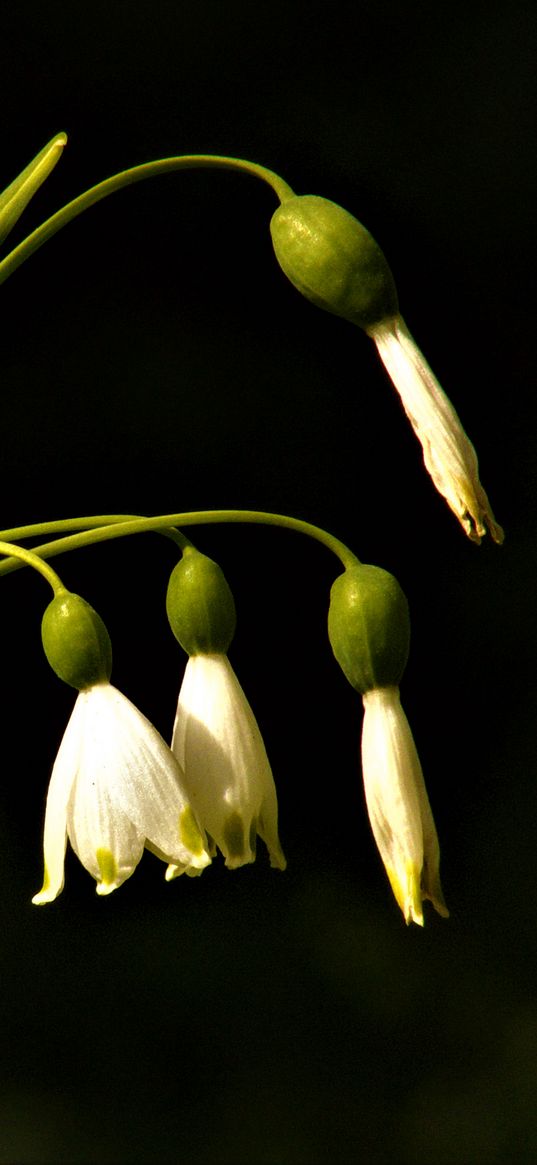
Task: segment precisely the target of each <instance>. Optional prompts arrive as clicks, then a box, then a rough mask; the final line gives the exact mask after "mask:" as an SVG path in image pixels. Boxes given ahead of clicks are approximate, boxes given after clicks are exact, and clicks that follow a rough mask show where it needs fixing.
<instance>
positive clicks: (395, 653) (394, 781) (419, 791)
mask: <svg viewBox="0 0 537 1165" xmlns="http://www.w3.org/2000/svg"><path fill="white" fill-rule="evenodd" d="M328 635H329V638H330V643H331V644H332V650H333V652H334V655H335V657H336V659H337V661H338V663H339V665H340V667H341V669H342V671H343V672H344V674H345V675H346V677H347V679H348V681H349V683H350V684H352V687H353V688H355V689H356V691H357V692H360V694H361V696H362V700H363V705H364V723H363V731H362V769H363V777H364V785H365V795H366V801H367V808H368V812H369V819H370V821H371V827H372V830H373V835H374V838H375V841H376V843H377V846H378V848H379V851H380V856H381V858H382V860H383V862H384V865H385V867H386V870H387V873H388V877H389V879H390V882H391V885H392V889H393V892H394V894H395V897H396V899H397V902H398V903H399V906H400V907H401V910H402V911H403V914H404V916H405V919H406V922H407V923H408V922H417V923H419V925H420V926H423V910H422V899H424V898H429V899H430V900H431V902H432V903H433V906H434V907H435V909H436V910H437V911H438V913H439V914H442V915H444V916H447V914H448V911H447V909H446V906H445V903H444V899H443V896H442V890H441V887H440V876H439V865H440V851H439V846H438V838H437V835H436V829H435V825H434V821H433V816H432V813H431V808H430V805H429V801H428V798H427V793H426V790H425V784H424V781H423V774H422V771H421V766H420V762H419V759H418V754H417V752H416V746H415V744H414V740H413V737H412V733H411V731H410V727H409V724H408V720H407V718H406V716H405V713H404V712H403V709H402V707H401V701H400V699H399V681H400V679H401V676H402V674H403V672H404V669H405V666H406V661H407V657H408V649H409V643H410V618H409V613H408V603H407V601H406V597H405V595H404V593H403V591H402V590H401V587H400V586H399V583H398V582H397V579H396V578H394V576H393V575H392V574H390V573H389V572H388V571H386V570H382V568H381V567H378V566H370V565H365V564H363V563H360V562H358V561H356V562H355V563H354V564H351V565H349V566H348V567H347V569H346V570H345V572H344V573H343V574H341V575H339V577H338V578H337V579H336V580H335V582H334V584H333V586H332V590H331V595H330V609H329V612H328Z"/></svg>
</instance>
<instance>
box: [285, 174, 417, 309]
mask: <svg viewBox="0 0 537 1165" xmlns="http://www.w3.org/2000/svg"><path fill="white" fill-rule="evenodd" d="M270 230H271V234H272V242H273V245H274V251H275V253H276V258H277V260H278V263H279V264H280V267H281V268H282V270H283V271H284V272H285V274H286V275H287V277H288V279H290V280H291V283H293V284H294V286H295V287H297V288H298V290H299V291H301V292H302V295H305V296H306V299H310V300H311V301H312V303H315V304H317V307H322V308H324V309H325V311H329V312H333V313H334V315H337V316H342V317H343V319H345V320H350V321H351V323H352V324H358V326H359V327H361V328H369V327H372V326H373V324H378V323H379V322H380V321H381V320H385V319H388V318H390V317H391V316H394V315H397V314H398V311H399V306H398V302H397V291H396V289H395V283H394V281H393V275H392V273H391V271H390V268H389V267H388V264H387V262H386V259H385V258H384V255H383V253H382V251H381V249H380V247H379V246H378V245H377V243H376V242H375V240H374V239H373V238H372V237H371V235H370V234H369V231H367V230H366V229H365V227H363V226H362V224H361V223H360V222H358V219H356V218H354V216H353V215H352V214H349V212H348V211H347V210H343V207H342V206H338V205H337V203H336V202H330V201H329V199H328V198H319V197H318V196H317V195H316V194H302V195H295V196H294V197H293V198H289V199H287V200H286V201H285V202H283V203H282V205H281V206H279V207H278V210H277V211H276V212H275V214H274V215H273V217H272V221H271V224H270Z"/></svg>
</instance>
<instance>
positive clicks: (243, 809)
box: [171, 653, 286, 875]
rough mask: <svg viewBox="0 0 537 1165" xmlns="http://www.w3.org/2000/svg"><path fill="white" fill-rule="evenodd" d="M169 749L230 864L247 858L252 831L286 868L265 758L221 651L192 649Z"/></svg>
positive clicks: (243, 698) (251, 852)
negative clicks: (210, 652)
mask: <svg viewBox="0 0 537 1165" xmlns="http://www.w3.org/2000/svg"><path fill="white" fill-rule="evenodd" d="M172 749H173V751H174V753H175V755H176V757H177V759H178V761H179V763H180V765H181V767H182V768H183V770H184V773H185V784H186V788H187V790H188V795H189V797H190V800H191V802H192V806H193V808H194V811H195V813H196V815H197V817H198V820H199V821H200V822H201V824H202V825H203V827H204V829H206V830H207V834H208V835H209V836H210V837H211V838H213V840H214V842H215V843H216V845H217V846H218V848H219V849H220V850H221V851H222V853H223V854H224V857H225V860H226V866H228V867H229V868H230V869H234V868H236V867H237V866H242V865H244V864H245V863H246V862H253V861H254V859H255V845H256V835H257V834H258V835H259V837H261V838H262V839H263V841H264V842H265V845H266V846H267V849H268V851H269V855H270V864H271V866H275V867H277V868H278V869H280V870H283V869H285V865H286V861H285V858H284V855H283V853H282V850H281V846H280V842H279V839H278V805H277V800H276V789H275V787H274V780H273V777H272V772H271V768H270V764H269V761H268V757H267V754H266V752H265V746H264V744H263V740H262V738H261V733H260V731H259V728H258V725H257V722H256V719H255V717H254V714H253V712H252V709H251V708H250V705H249V703H248V701H247V699H246V696H245V695H244V692H243V690H242V688H241V686H240V684H239V681H238V679H237V677H236V675H235V672H234V671H233V668H232V666H231V664H230V662H229V660H228V658H227V655H223V654H221V653H214V654H206V655H205V654H199V655H192V656H190V658H189V660H188V663H187V666H186V670H185V675H184V679H183V683H182V686H181V691H180V693H179V701H178V705H177V716H176V719H175V726H174V730H173V740H172ZM174 872H175V871H174V870H172V871H171V873H172V875H173V873H174Z"/></svg>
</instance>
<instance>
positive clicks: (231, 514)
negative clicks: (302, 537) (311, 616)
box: [0, 510, 359, 575]
mask: <svg viewBox="0 0 537 1165" xmlns="http://www.w3.org/2000/svg"><path fill="white" fill-rule="evenodd" d="M116 517H119V515H117V516H116ZM98 520H99V519H97V518H77V519H73V522H72V524H71V528H73V527H77V526H78V527H79V526H80V525H81V524H82V523H85V525H86V530H85V531H84V532H81V533H78V534H72V535H70V536H69V537H67V538H58V539H56V541H54V542H48V543H45V544H44V545H42V546H36V547H35V548H34V551H33V553H34V555H36V556H37V555H39V556H40V557H42V558H52V557H54V556H55V555H57V554H63V553H64V552H66V551H68V550H77V549H79V548H80V547H82V546H91V545H94V544H95V543H97V542H109V541H111V540H112V539H114V538H123V537H125V536H127V535H128V534H142V533H147V532H148V531H150V530H162V529H164V528H165V527H170V526H204V525H221V524H223V523H242V522H244V523H247V524H249V525H264V526H280V527H283V528H285V529H288V530H296V531H297V532H298V533H300V534H306V535H307V536H308V537H310V538H313V539H314V540H315V541H316V542H320V543H321V545H323V546H325V547H326V548H327V550H330V551H331V552H332V553H333V554H335V555H336V557H337V558H339V560H340V562H341V563H342V564H343V566H344V567H349V566H352V565H353V564H354V563H356V562H358V561H359V559H358V558H357V557H356V555H355V554H353V552H352V551H351V550H349V548H348V546H345V543H344V542H341V541H340V539H339V538H336V537H335V536H334V535H333V534H330V533H329V532H328V531H327V530H322V529H321V528H320V526H313V525H312V524H311V523H310V522H304V521H302V520H301V519H300V518H291V517H288V516H287V515H285V514H272V513H267V512H265V511H263V510H197V511H193V512H190V513H179V514H164V515H162V516H160V517H156V518H136V519H134V520H128V521H116V520H115V519H114V524H107V525H102V526H98V527H97V528H96V529H91V530H88V529H87V527H88V526H90V525H91V524H92V523H93V522H97V521H98ZM60 526H61V527H62V528H63V529H65V528H66V526H65V524H64V523H60V522H56V523H42V524H41V525H40V526H39V528H37V527H35V526H33V527H32V526H25V527H19V530H20V531H24V533H19V537H30V535H31V534H34V533H36V530H37V532H38V533H45V527H46V529H47V530H49V531H50V530H51V529H52V528H54V529H58V528H59V527H60ZM12 533H13V534H14V533H15V531H12ZM184 542H185V544H186V543H187V539H184ZM19 557H20V556H19ZM18 568H19V563H18V562H14V561H11V562H10V561H7V562H2V563H0V575H3V574H9V573H11V571H13V570H17V569H18Z"/></svg>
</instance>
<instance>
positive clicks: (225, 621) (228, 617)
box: [166, 546, 236, 655]
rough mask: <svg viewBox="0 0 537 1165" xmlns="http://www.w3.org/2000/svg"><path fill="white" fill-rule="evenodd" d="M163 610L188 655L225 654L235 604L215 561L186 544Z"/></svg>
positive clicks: (234, 616) (233, 632)
mask: <svg viewBox="0 0 537 1165" xmlns="http://www.w3.org/2000/svg"><path fill="white" fill-rule="evenodd" d="M166 611H167V613H168V619H169V622H170V627H171V629H172V631H173V633H174V635H175V638H176V639H177V640H178V641H179V643H180V644H181V647H182V648H184V650H185V651H186V652H187V654H188V655H210V654H212V653H217V654H225V653H226V652H227V649H228V647H229V645H230V643H231V640H232V639H233V636H234V634H235V623H236V615H235V603H234V600H233V595H232V593H231V590H230V588H229V586H228V584H227V582H226V579H225V577H224V574H223V572H222V570H221V569H220V567H219V566H218V563H216V562H213V560H212V558H207V556H206V555H205V554H200V553H199V551H197V550H194V548H193V547H190V546H188V547H187V548H186V549H185V551H184V553H183V557H182V559H181V561H180V562H178V563H177V566H176V567H175V568H174V570H173V571H172V574H171V576H170V581H169V583H168V593H167V595H166Z"/></svg>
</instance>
